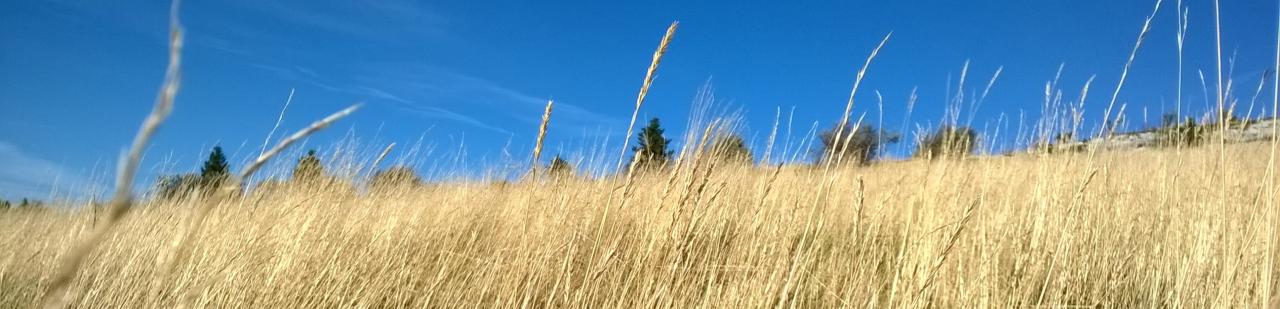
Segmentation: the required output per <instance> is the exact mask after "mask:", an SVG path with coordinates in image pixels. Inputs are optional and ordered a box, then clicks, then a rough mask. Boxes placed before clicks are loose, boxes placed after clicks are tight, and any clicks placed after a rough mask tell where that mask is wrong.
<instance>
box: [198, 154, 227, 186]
mask: <svg viewBox="0 0 1280 309" xmlns="http://www.w3.org/2000/svg"><path fill="white" fill-rule="evenodd" d="M230 175H231V167H230V165H228V164H227V156H226V155H224V154H222V147H220V146H213V151H211V152H209V158H208V159H205V160H204V165H203V166H201V167H200V183H201V185H202V186H203V187H204V188H205V189H209V190H212V189H216V188H218V187H221V186H222V184H223V183H225V182H226V181H227V178H228V177H230Z"/></svg>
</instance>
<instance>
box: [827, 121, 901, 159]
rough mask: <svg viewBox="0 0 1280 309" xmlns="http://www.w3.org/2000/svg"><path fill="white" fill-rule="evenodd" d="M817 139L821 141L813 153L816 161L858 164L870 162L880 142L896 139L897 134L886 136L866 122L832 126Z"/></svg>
mask: <svg viewBox="0 0 1280 309" xmlns="http://www.w3.org/2000/svg"><path fill="white" fill-rule="evenodd" d="M842 132H843V133H842ZM837 135H838V136H837ZM837 137H839V138H840V140H838V141H837V140H836V138H837ZM818 139H819V140H820V141H821V142H822V144H821V145H820V146H821V147H819V148H818V149H817V152H816V153H815V155H816V156H817V161H818V163H826V162H828V161H829V160H836V161H835V162H833V163H840V164H846V163H847V164H858V165H866V164H870V163H871V160H873V159H875V156H876V154H877V153H878V152H879V150H880V147H881V146H882V145H881V144H882V143H895V142H897V141H898V137H897V136H887V135H885V134H884V133H883V132H879V131H877V130H876V128H875V127H872V126H871V125H866V124H862V125H857V126H854V125H845V126H844V127H840V126H836V127H832V128H830V129H827V130H826V131H823V132H822V133H820V134H819V135H818Z"/></svg>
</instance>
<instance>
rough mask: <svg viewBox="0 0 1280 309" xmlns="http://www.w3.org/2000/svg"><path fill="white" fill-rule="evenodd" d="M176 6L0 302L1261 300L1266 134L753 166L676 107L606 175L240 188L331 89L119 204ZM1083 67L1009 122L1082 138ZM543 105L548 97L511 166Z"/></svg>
mask: <svg viewBox="0 0 1280 309" xmlns="http://www.w3.org/2000/svg"><path fill="white" fill-rule="evenodd" d="M1215 3H1216V2H1215ZM1178 5H1179V7H1181V2H1179V4H1178ZM1159 7H1160V4H1159V2H1157V4H1156V8H1155V11H1156V12H1158V11H1159ZM176 12H177V9H176V6H175V9H174V13H173V14H174V15H173V16H172V17H171V20H172V22H173V23H172V29H173V31H172V33H171V36H170V54H169V56H170V59H169V67H168V72H167V74H166V80H165V82H164V84H163V85H162V87H161V91H160V94H159V98H158V99H157V102H156V105H155V109H154V110H153V112H152V114H151V115H150V116H149V117H148V118H147V120H146V121H145V122H144V124H143V127H142V129H141V130H140V132H139V135H138V138H137V139H136V140H135V141H134V143H133V146H132V148H131V151H130V152H129V153H127V154H126V155H125V157H124V158H122V160H121V167H120V172H119V175H118V180H117V186H118V187H119V188H118V189H117V192H116V193H115V195H114V197H113V198H111V199H110V201H108V202H106V203H103V204H96V203H95V204H88V203H81V204H74V203H71V204H68V202H61V203H60V202H57V201H53V202H52V203H51V204H52V205H51V207H46V208H32V207H27V208H7V209H0V308H27V307H37V306H41V305H42V304H43V306H44V307H48V308H60V307H76V308H188V307H199V308H334V307H355V308H400V307H412V308H419V307H428V308H762V307H772V308H825V307H841V308H867V307H884V308H1031V307H1047V308H1116V307H1119V308H1206V307H1214V308H1280V267H1278V266H1280V260H1278V259H1277V257H1278V256H1280V233H1278V231H1277V230H1280V183H1277V181H1276V180H1277V178H1278V177H1277V175H1276V173H1275V171H1276V169H1277V166H1276V163H1277V162H1276V157H1277V150H1280V141H1277V140H1276V139H1275V138H1272V139H1271V140H1270V141H1265V142H1257V143H1240V144H1228V143H1223V142H1221V139H1215V138H1214V137H1213V136H1208V137H1204V140H1205V141H1208V142H1206V143H1204V144H1203V145H1199V146H1195V147H1158V148H1147V149H1133V150H1120V151H1100V150H1097V149H1089V150H1083V151H1053V152H1055V153H1016V154H1010V155H991V156H968V157H963V156H962V157H959V158H956V157H946V156H944V158H941V159H933V160H928V159H913V160H899V161H878V162H876V163H875V164H870V165H856V164H845V165H841V164H825V162H823V161H819V163H817V164H805V163H796V164H786V165H773V166H770V165H766V164H761V165H750V164H743V163H740V162H739V163H734V162H733V161H726V160H722V159H721V158H722V157H721V156H716V155H707V154H708V152H707V151H704V150H703V149H700V148H705V147H703V146H704V145H706V142H707V140H708V137H707V136H709V135H711V134H710V133H713V132H719V131H720V130H723V129H724V128H717V127H715V124H717V123H719V124H721V125H723V124H724V123H726V122H720V121H718V120H717V121H711V122H709V123H710V124H711V125H710V126H708V127H706V129H705V130H702V129H703V128H700V127H698V126H696V125H691V129H692V130H690V131H691V132H693V133H689V134H688V136H687V137H686V138H685V142H686V143H685V146H686V149H682V150H681V153H680V155H679V156H678V157H676V158H675V160H674V162H673V163H671V164H669V166H666V167H664V168H655V169H643V170H642V169H636V168H635V166H636V165H632V166H631V168H630V169H628V167H627V166H625V165H624V164H623V163H622V162H623V160H622V157H624V156H625V155H626V151H627V150H628V148H627V147H626V146H625V145H624V146H623V148H622V151H623V153H622V155H620V156H619V157H617V158H619V160H618V163H617V166H616V168H615V167H614V166H613V161H612V160H611V159H610V158H613V153H612V150H610V151H607V152H610V153H607V154H604V155H600V156H599V157H600V158H605V160H603V161H607V162H605V163H603V164H601V162H594V163H595V165H607V166H604V167H602V168H599V170H600V171H610V168H614V169H612V170H611V171H616V172H610V173H603V172H602V173H595V174H597V175H595V176H596V177H579V176H566V175H558V176H544V175H543V173H531V174H529V175H532V176H528V177H523V178H521V179H518V180H516V179H512V178H506V179H504V178H502V177H495V178H497V180H465V179H459V180H451V181H436V182H427V183H407V182H406V183H391V184H386V183H383V184H378V185H372V184H367V183H366V182H367V179H365V178H364V177H363V176H349V177H334V178H324V177H322V178H317V179H313V180H312V181H285V182H271V183H270V185H257V184H260V183H254V182H252V181H250V180H253V179H263V178H278V179H285V178H289V175H288V174H287V171H277V172H267V173H266V174H269V175H258V176H257V177H256V178H255V177H253V176H254V173H255V172H256V171H257V170H258V169H259V168H260V167H261V166H263V165H261V164H264V163H265V162H266V161H268V160H270V159H271V158H272V157H273V156H275V155H276V154H278V153H280V152H281V151H283V150H284V149H286V148H288V147H289V145H290V144H291V143H293V142H296V141H298V140H301V139H304V138H305V137H307V135H308V134H310V133H312V132H315V131H316V130H319V129H321V128H323V127H325V126H328V125H329V124H330V123H333V122H334V121H336V120H338V119H340V118H342V117H343V116H345V115H346V114H349V113H351V112H353V111H354V110H355V107H352V108H349V109H347V110H344V111H342V112H339V113H337V114H334V115H333V116H330V117H328V118H326V119H323V120H321V121H319V122H317V123H315V124H314V125H313V126H311V127H308V128H306V129H303V130H302V131H300V132H298V133H296V134H294V135H292V136H290V137H288V138H284V139H283V140H282V141H281V142H280V143H279V144H277V146H276V147H274V148H271V150H269V151H268V150H267V149H268V148H267V147H266V145H264V146H263V154H262V155H261V156H260V157H258V159H257V160H255V161H254V163H253V164H251V165H250V166H248V167H245V168H243V169H242V170H240V171H239V172H238V175H232V177H231V178H230V180H231V182H230V184H228V185H226V186H224V187H222V188H220V189H217V190H213V189H211V190H209V191H211V192H205V193H201V194H180V195H178V196H177V197H173V198H162V197H158V196H155V195H154V194H147V195H143V196H141V197H138V198H136V199H135V198H134V196H133V195H134V191H135V190H136V189H135V188H134V186H133V185H132V180H133V178H135V176H137V175H136V172H137V169H138V162H139V157H140V156H141V154H142V152H143V149H145V146H146V145H147V141H148V138H149V136H150V135H151V133H152V132H154V130H155V128H157V127H158V126H159V125H160V124H161V123H162V122H163V120H164V119H165V116H167V114H168V112H169V110H170V108H171V107H172V106H173V105H174V102H173V99H174V95H175V94H176V93H177V91H178V84H179V80H178V77H179V76H180V74H179V73H180V72H181V70H180V64H181V61H180V55H181V45H182V44H181V42H182V32H181V27H180V26H179V24H178V22H177V13H176ZM1154 14H1155V12H1153V16H1154ZM1215 14H1216V13H1215ZM1179 16H1180V15H1179ZM1150 21H1151V19H1150V18H1148V19H1147V21H1146V24H1145V25H1144V26H1143V29H1142V30H1141V32H1140V34H1139V35H1138V37H1137V42H1136V44H1135V46H1134V48H1133V52H1132V54H1130V58H1129V63H1126V64H1125V67H1124V71H1123V73H1122V74H1121V79H1120V82H1119V84H1118V85H1115V88H1113V89H1106V90H1103V91H1101V92H1106V94H1105V95H1102V96H1103V97H1109V98H1110V103H1109V104H1108V105H1107V114H1106V116H1108V117H1110V116H1112V115H1121V114H1123V110H1124V108H1125V107H1124V104H1123V103H1121V104H1116V103H1117V95H1118V94H1119V93H1120V92H1121V89H1122V88H1123V85H1124V77H1125V76H1126V75H1127V74H1128V69H1129V65H1130V64H1132V62H1133V58H1134V55H1136V54H1137V53H1138V47H1140V46H1141V43H1142V40H1143V38H1145V36H1146V34H1147V31H1148V27H1149V25H1150ZM1184 23H1185V19H1184V20H1183V21H1181V22H1180V23H1179V25H1180V28H1182V29H1183V30H1180V31H1185V24H1184ZM676 26H677V25H676V24H672V25H671V27H670V28H669V29H668V30H667V33H666V36H665V37H664V38H663V40H662V41H661V43H660V45H659V46H660V47H659V48H658V51H657V52H656V53H655V54H654V57H653V60H652V64H651V65H650V67H649V69H648V71H647V76H646V78H645V80H644V83H643V85H642V86H641V90H640V93H639V96H638V98H637V100H636V103H635V109H636V112H635V113H634V114H633V115H632V117H631V126H630V127H628V133H627V137H628V138H630V137H631V136H632V131H631V130H632V129H633V128H634V127H635V123H636V115H638V114H639V110H640V108H641V106H642V105H643V102H644V96H645V94H646V93H647V91H648V88H649V85H650V83H652V81H653V76H654V74H655V72H656V70H657V67H658V65H659V62H660V60H661V57H662V54H663V52H664V51H665V50H666V48H667V45H668V44H669V43H670V42H671V38H672V35H673V33H674V32H675V30H676ZM888 40H889V36H886V37H885V38H884V41H881V43H880V45H879V46H884V44H885V42H886V41H888ZM1179 44H1181V43H1179ZM1179 46H1181V45H1179ZM1179 48H1181V47H1179ZM879 49H880V47H876V49H875V50H873V51H872V52H871V53H870V56H869V57H868V58H867V59H866V63H865V64H864V66H863V67H862V69H861V71H859V72H857V75H856V76H857V79H856V81H855V83H854V85H853V91H852V92H853V93H851V94H850V99H849V102H848V103H847V105H846V106H845V107H844V114H843V119H841V121H840V122H839V124H840V125H838V127H844V125H845V124H854V123H860V122H861V120H860V118H857V117H854V115H853V114H851V111H852V110H853V106H854V102H853V97H854V95H855V94H856V93H857V91H858V90H857V89H858V85H859V83H860V82H861V81H862V78H863V77H864V76H865V74H866V68H867V67H868V66H870V65H871V63H872V60H873V59H874V58H875V55H876V53H877V52H878V51H879ZM1220 49H1221V48H1219V50H1220ZM1179 52H1180V53H1181V50H1179ZM1277 60H1278V61H1277V62H1278V63H1280V55H1278V56H1277ZM1219 64H1221V59H1219ZM1217 69H1218V73H1219V76H1221V70H1222V68H1221V67H1219V68H1217ZM1179 70H1180V71H1181V68H1179ZM997 72H998V71H997ZM997 75H998V73H997ZM961 76H963V75H961ZM1273 78H1274V76H1273ZM995 79H996V77H995V76H993V77H992V79H991V82H989V83H988V84H987V85H988V90H989V88H990V84H991V83H994V82H995ZM1091 81H1092V80H1090V82H1091ZM1217 82H1218V83H1219V89H1218V93H1217V96H1218V100H1217V102H1216V103H1217V105H1218V109H1217V110H1227V108H1225V106H1224V104H1225V103H1226V102H1235V100H1234V98H1233V97H1232V94H1231V93H1229V91H1223V90H1222V88H1221V85H1222V80H1221V77H1219V80H1217ZM1277 82H1280V80H1277ZM963 83H964V81H963V77H961V82H960V84H963ZM1055 83H1056V82H1055ZM1228 83H1229V81H1228ZM1051 85H1052V84H1051ZM1088 85H1089V83H1086V84H1085V88H1084V89H1083V91H1082V94H1081V95H1080V98H1079V99H1078V100H1079V101H1076V102H1064V101H1062V99H1061V97H1062V95H1061V94H1062V92H1063V91H1062V89H1046V102H1045V106H1044V107H1045V116H1044V117H1045V118H1046V119H1043V120H1041V124H1040V125H1038V126H1037V127H1035V128H1022V129H1025V130H1031V131H1037V132H1036V133H1046V134H1047V133H1049V132H1050V131H1055V130H1056V131H1062V132H1076V131H1079V129H1080V127H1078V126H1077V125H1079V124H1081V123H1082V122H1084V120H1083V119H1081V118H1080V116H1079V115H1080V111H1081V110H1083V106H1084V103H1083V102H1084V100H1085V99H1084V97H1085V95H1084V93H1086V92H1087V91H1088V87H1089V86H1088ZM1273 86H1275V84H1273ZM1178 87H1179V88H1178V89H1177V90H1178V91H1179V93H1181V92H1182V91H1183V89H1181V85H1179V86H1178ZM958 88H963V87H958ZM1051 88H1052V87H1051ZM1258 89H1259V90H1261V89H1262V88H1261V86H1259V88H1258ZM1278 89H1280V88H1278ZM963 92H964V91H960V92H959V93H963ZM1049 92H1054V93H1056V97H1057V98H1058V99H1056V100H1054V99H1050V98H1049V97H1050V96H1051V95H1050V94H1049ZM1205 93H1206V94H1208V90H1206V91H1205ZM984 96H985V94H984ZM1255 97H1256V95H1255ZM1271 99H1272V101H1273V102H1272V110H1273V111H1274V110H1276V107H1277V106H1276V105H1275V104H1278V103H1276V102H1280V100H1278V99H1276V97H1272V98H1271ZM1099 100H1105V98H1104V99H1096V100H1095V101H1093V102H1091V104H1097V103H1096V101H1099ZM1178 100H1179V101H1181V98H1180V97H1179V99H1178ZM954 103H955V105H956V106H963V105H965V104H968V103H966V102H965V101H964V100H963V99H957V100H956V102H954ZM1073 107H1078V108H1077V109H1072V108H1073ZM1113 108H1115V109H1116V111H1117V112H1116V113H1113ZM694 109H695V110H694V112H693V113H694V114H695V116H694V117H691V118H698V117H703V116H707V115H702V114H699V113H702V112H700V111H698V110H697V108H696V107H695V108H694ZM949 113H952V114H953V115H958V114H959V113H958V111H949ZM1072 114H1074V116H1064V115H1072ZM1246 116H1250V115H1246ZM1117 117H1119V116H1117ZM1227 117H1228V115H1227V114H1226V113H1221V114H1218V115H1217V117H1216V118H1217V119H1216V122H1214V121H1207V122H1206V123H1219V124H1223V125H1222V126H1221V127H1219V128H1220V129H1222V128H1225V127H1226V124H1225V123H1228V122H1227V121H1226V120H1227ZM551 118H553V117H552V104H551V103H548V106H547V109H546V114H544V115H543V122H542V126H541V127H540V128H539V131H538V135H539V137H538V142H537V146H536V147H537V148H535V149H537V150H534V153H535V154H534V155H533V161H534V162H538V159H539V158H538V156H539V152H540V151H541V146H542V145H541V143H542V138H543V137H544V136H545V135H546V134H549V133H548V127H547V123H548V119H551ZM703 118H708V119H709V117H703ZM694 120H707V119H694ZM553 122H554V121H553ZM1067 122H1070V123H1071V124H1070V125H1064V123H1067ZM691 123H707V122H701V121H691ZM1112 123H1113V122H1110V121H1109V120H1108V119H1105V118H1104V119H1103V121H1102V122H1101V125H1100V126H1101V127H1106V126H1109V125H1112ZM1115 123H1119V120H1115ZM952 124H954V121H953V122H952ZM776 127H777V125H775V128H776ZM775 130H776V129H775ZM1276 130H1280V129H1276ZM274 131H275V130H274V129H273V130H272V133H273V134H274ZM552 131H554V129H552ZM699 131H701V132H704V133H703V134H702V135H698V134H696V133H697V132H699ZM1100 131H1106V130H1105V129H1102V130H1100ZM1196 132H1200V131H1196ZM1204 132H1213V130H1212V129H1210V130H1207V131H1204ZM1275 132H1276V131H1273V133H1275ZM775 133H776V131H775ZM1022 133H1025V131H1020V132H1019V136H1018V137H1017V139H1020V141H1021V140H1022V139H1032V138H1029V137H1027V136H1025V135H1023V134H1022ZM1109 133H1110V132H1106V133H1098V134H1099V135H1103V134H1109ZM550 134H555V133H554V132H553V133H550ZM1197 134H1199V133H1197ZM1042 135H1043V134H1042ZM695 137H697V138H695ZM1046 137H1047V136H1046ZM839 139H840V138H839V135H837V138H836V139H835V140H837V141H838V140H839ZM268 140H270V138H268ZM699 140H701V141H700V142H695V141H699ZM847 140H848V139H846V143H847ZM773 142H774V139H773V136H772V135H771V137H770V141H769V146H768V147H770V148H771V149H772V147H773ZM969 142H972V140H969ZM836 145H840V143H839V142H836ZM785 146H786V147H787V148H790V147H791V146H793V145H785ZM837 147H838V146H837ZM800 148H804V147H800ZM387 149H388V150H389V149H390V148H389V147H388V148H387ZM798 151H799V152H803V151H808V150H807V149H800V150H798ZM783 152H784V153H786V152H787V151H783ZM764 153H766V154H771V153H773V151H769V150H766V151H765V152H764ZM841 155H843V154H841ZM348 156H354V155H348ZM385 156H386V152H385V151H384V152H383V155H382V156H379V158H378V159H377V160H373V161H374V162H375V163H374V164H372V166H378V164H377V163H376V162H380V161H382V157H385ZM276 160H282V159H278V158H277V159H276ZM283 160H288V159H283ZM338 160H350V161H355V162H364V161H366V160H369V158H363V157H359V158H339V159H338ZM838 160H839V159H837V161H838ZM762 161H763V162H773V161H770V160H762ZM774 161H777V160H774ZM361 171H362V167H359V165H357V167H356V171H355V172H351V171H346V172H340V173H339V174H344V173H345V174H346V175H362V172H361ZM632 171H634V172H632ZM602 174H603V175H602ZM243 184H249V185H245V186H242V185H243ZM242 190H243V191H242Z"/></svg>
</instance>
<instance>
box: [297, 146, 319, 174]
mask: <svg viewBox="0 0 1280 309" xmlns="http://www.w3.org/2000/svg"><path fill="white" fill-rule="evenodd" d="M323 175H324V165H323V164H321V163H320V158H319V157H317V156H316V151H315V149H312V150H309V151H307V155H305V156H302V158H300V159H298V165H295V166H294V167H293V179H294V180H307V179H317V178H320V176H323Z"/></svg>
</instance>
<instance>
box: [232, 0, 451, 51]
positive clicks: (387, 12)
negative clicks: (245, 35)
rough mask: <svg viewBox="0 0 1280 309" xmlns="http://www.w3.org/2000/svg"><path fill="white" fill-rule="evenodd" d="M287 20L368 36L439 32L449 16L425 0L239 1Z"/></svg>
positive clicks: (388, 37) (382, 38)
mask: <svg viewBox="0 0 1280 309" xmlns="http://www.w3.org/2000/svg"><path fill="white" fill-rule="evenodd" d="M239 4H241V5H242V6H243V7H246V8H248V9H253V10H258V11H261V12H265V13H267V14H270V15H271V16H273V17H274V18H276V19H278V20H282V21H285V22H287V23H291V24H295V25H300V26H304V27H310V28H314V29H317V30H320V31H326V32H330V33H335V34H339V35H347V36H350V37H354V38H359V39H367V40H378V41H386V40H396V39H403V38H405V37H406V36H420V35H436V34H440V33H442V32H443V27H444V25H445V23H446V22H447V20H446V19H445V18H444V16H443V15H441V14H438V13H436V12H435V11H434V10H432V9H430V8H428V7H427V6H425V5H423V4H422V3H419V2H416V1H410V0H379V1H240V2H239Z"/></svg>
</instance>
